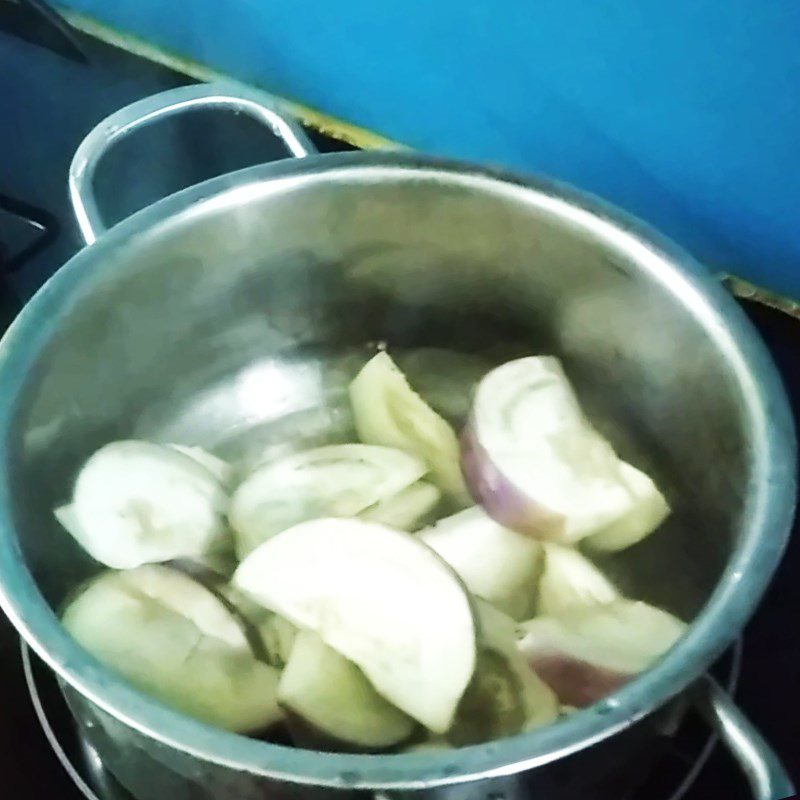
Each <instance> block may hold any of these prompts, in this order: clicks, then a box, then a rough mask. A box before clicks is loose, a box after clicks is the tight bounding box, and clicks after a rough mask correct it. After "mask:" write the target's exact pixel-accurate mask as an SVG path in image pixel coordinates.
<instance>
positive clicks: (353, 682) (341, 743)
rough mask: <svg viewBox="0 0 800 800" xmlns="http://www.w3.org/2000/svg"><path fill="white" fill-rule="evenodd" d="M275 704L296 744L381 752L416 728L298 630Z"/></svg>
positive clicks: (355, 671)
mask: <svg viewBox="0 0 800 800" xmlns="http://www.w3.org/2000/svg"><path fill="white" fill-rule="evenodd" d="M278 702H279V703H280V704H281V706H282V707H283V708H284V709H285V710H286V712H287V720H288V725H289V730H290V732H291V733H292V738H293V739H294V740H295V743H296V744H298V745H299V746H301V747H308V748H311V749H315V750H330V751H333V752H379V751H381V750H387V749H389V748H392V747H395V746H397V745H399V744H401V743H402V742H404V741H405V740H407V739H408V738H409V737H410V736H411V735H412V733H413V732H414V730H415V728H416V727H417V723H416V722H415V721H414V720H413V719H411V717H409V716H407V715H406V714H404V713H403V712H402V711H400V710H398V709H397V708H395V707H394V706H393V705H392V704H391V703H389V702H388V701H387V700H384V698H383V697H381V696H380V695H379V694H378V693H377V692H376V691H375V689H374V688H373V687H372V685H371V684H370V682H369V681H368V680H367V678H366V677H365V676H364V673H363V672H361V670H360V669H359V668H358V667H357V666H356V665H355V664H353V663H352V662H351V661H348V660H347V659H346V658H345V657H344V656H342V655H340V654H339V653H337V652H336V651H335V650H333V649H332V648H331V647H328V645H326V644H325V642H323V641H322V639H321V638H320V637H319V636H318V635H317V634H316V633H314V632H313V631H300V632H299V633H298V635H297V637H296V639H295V642H294V647H293V648H292V654H291V657H290V658H289V661H288V662H287V664H286V668H285V669H284V670H283V673H282V674H281V679H280V683H279V684H278Z"/></svg>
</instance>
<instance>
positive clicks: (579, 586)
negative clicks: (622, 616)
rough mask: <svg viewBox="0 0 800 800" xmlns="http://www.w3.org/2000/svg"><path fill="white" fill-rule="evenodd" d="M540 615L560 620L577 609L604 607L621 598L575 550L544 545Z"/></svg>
mask: <svg viewBox="0 0 800 800" xmlns="http://www.w3.org/2000/svg"><path fill="white" fill-rule="evenodd" d="M542 549H543V551H544V569H543V570H542V576H541V578H540V579H539V596H538V600H537V603H536V614H537V616H545V617H557V616H559V615H560V614H563V613H564V612H565V611H569V610H571V609H573V608H575V607H578V608H581V607H585V606H596V605H603V604H604V603H610V602H612V601H614V600H619V599H620V598H621V595H620V593H619V592H618V591H617V589H616V587H615V586H614V584H613V583H611V581H610V580H609V579H608V578H606V576H605V575H603V573H602V572H600V570H599V569H598V568H597V567H596V566H595V565H594V564H592V562H591V561H589V559H588V558H586V556H584V555H582V554H581V553H579V552H578V551H577V550H575V549H574V548H572V547H565V546H563V545H560V544H552V543H548V544H544V545H542Z"/></svg>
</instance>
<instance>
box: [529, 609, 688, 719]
mask: <svg viewBox="0 0 800 800" xmlns="http://www.w3.org/2000/svg"><path fill="white" fill-rule="evenodd" d="M685 630H686V624H685V623H684V622H682V621H681V620H679V619H678V618H677V617H674V616H673V615H672V614H670V613H668V612H666V611H663V610H662V609H660V608H656V607H655V606H651V605H648V604H647V603H642V602H637V601H633V600H622V599H620V600H615V601H614V602H611V603H605V604H603V605H594V606H576V607H573V608H571V609H570V610H568V611H566V612H564V613H562V614H560V615H559V616H557V617H536V618H535V619H532V620H529V621H528V622H525V623H522V625H520V634H521V638H520V640H519V642H518V648H519V650H520V652H521V653H522V654H523V655H524V656H525V658H526V659H527V660H528V663H529V664H530V665H531V667H532V668H533V669H534V670H535V671H536V672H537V674H538V675H539V676H540V677H541V678H542V680H544V681H545V683H547V684H548V686H550V687H551V688H552V689H553V691H554V692H555V693H556V695H557V696H558V699H559V700H560V702H561V703H562V704H563V705H569V706H575V707H578V708H582V707H584V706H587V705H591V704H592V703H594V702H596V701H598V700H600V699H602V698H603V697H605V696H606V695H608V694H611V693H612V692H614V691H616V690H617V689H619V688H620V687H621V686H623V685H624V684H625V683H627V682H628V681H629V680H631V679H632V678H633V677H635V676H636V675H638V674H639V673H640V672H643V671H644V670H646V669H648V668H649V667H650V666H652V665H653V664H654V663H655V662H656V661H657V660H658V659H659V658H661V656H663V655H664V653H666V652H667V650H669V649H670V648H671V647H672V646H673V645H674V644H675V642H677V640H678V639H679V638H680V637H681V636H682V635H683V633H684V631H685Z"/></svg>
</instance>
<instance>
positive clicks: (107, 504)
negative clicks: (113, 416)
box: [55, 440, 229, 569]
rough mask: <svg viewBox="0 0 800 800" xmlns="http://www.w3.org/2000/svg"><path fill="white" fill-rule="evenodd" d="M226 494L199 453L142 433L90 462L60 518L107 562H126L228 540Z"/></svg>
mask: <svg viewBox="0 0 800 800" xmlns="http://www.w3.org/2000/svg"><path fill="white" fill-rule="evenodd" d="M227 507H228V495H227V493H226V492H225V489H224V487H223V486H222V484H221V483H220V481H219V480H218V479H217V478H216V477H215V476H214V475H213V474H212V473H211V472H210V471H209V470H208V469H207V468H206V467H204V466H203V465H202V464H200V463H198V461H197V460H196V459H195V458H193V457H190V456H188V455H185V454H184V453H182V452H179V451H178V450H176V449H174V448H172V447H169V446H165V445H158V444H152V443H151V442H143V441H134V440H130V441H119V442H112V443H110V444H107V445H105V446H104V447H102V448H100V450H98V451H97V452H96V453H94V455H92V456H91V457H90V458H89V460H88V461H87V462H86V463H85V464H84V466H83V467H82V469H81V470H80V472H79V474H78V478H77V480H76V482H75V489H74V492H73V498H72V503H71V504H69V505H68V506H62V507H61V508H58V509H56V511H55V515H56V518H57V519H58V521H59V522H60V523H61V524H62V525H63V526H64V527H65V528H66V529H67V531H68V532H69V533H70V534H71V535H72V536H73V537H74V538H75V539H76V540H77V541H78V543H79V544H80V545H81V546H82V547H83V549H84V550H86V552H87V553H89V555H90V556H92V557H93V558H94V559H96V560H97V561H99V562H100V563H101V564H105V565H106V566H108V567H113V568H115V569H128V568H132V567H138V566H141V565H142V564H147V563H154V562H162V561H168V560H170V559H173V558H182V557H189V558H193V557H203V556H206V555H208V554H210V553H215V552H218V551H221V550H224V549H225V548H226V547H227V546H228V543H229V535H228V531H227V527H226V525H225V514H226V511H227Z"/></svg>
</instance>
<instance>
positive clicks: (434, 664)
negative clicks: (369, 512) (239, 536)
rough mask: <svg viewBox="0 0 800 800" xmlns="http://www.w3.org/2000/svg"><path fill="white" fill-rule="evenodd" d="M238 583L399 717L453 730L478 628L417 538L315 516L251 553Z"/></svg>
mask: <svg viewBox="0 0 800 800" xmlns="http://www.w3.org/2000/svg"><path fill="white" fill-rule="evenodd" d="M234 584H235V585H236V586H237V587H238V588H239V589H240V590H242V591H244V592H245V593H247V594H248V595H249V596H250V597H252V598H253V599H254V600H256V601H257V602H259V603H261V604H262V605H263V606H264V607H266V608H268V609H270V610H272V611H274V612H275V613H277V614H279V615H281V616H283V617H285V618H286V619H288V620H290V621H291V622H292V623H294V624H295V625H297V626H298V627H300V628H306V629H309V630H312V631H315V632H316V633H318V634H319V635H320V637H321V638H322V640H323V641H324V642H325V643H326V644H327V645H328V646H329V647H332V648H333V649H334V650H336V651H337V652H339V653H341V654H342V655H343V656H345V657H346V658H347V659H349V660H350V661H352V662H353V663H355V664H356V666H358V667H359V668H360V669H361V670H362V672H363V673H364V674H365V675H366V677H367V679H368V680H369V681H370V683H372V685H373V686H374V687H375V689H376V690H377V691H378V693H379V694H381V695H382V696H383V697H385V698H386V699H387V700H389V701H390V702H391V703H392V704H393V705H394V706H396V707H397V708H399V709H400V710H401V711H404V712H405V713H406V714H408V715H409V716H410V717H413V718H414V719H416V720H417V721H419V722H421V723H422V724H423V725H425V726H426V727H427V728H428V729H430V730H432V731H434V732H436V733H443V732H444V731H445V730H447V729H448V728H449V726H450V723H451V721H452V718H453V715H454V714H455V710H456V706H457V705H458V702H459V700H460V699H461V695H462V694H463V692H464V689H465V688H466V686H467V684H468V683H469V680H470V678H471V677H472V672H473V669H474V666H475V623H474V619H473V613H472V606H471V603H470V598H469V597H468V595H467V593H466V591H465V589H464V587H463V585H462V584H461V582H460V581H459V580H458V578H457V577H456V575H455V573H454V572H453V571H452V570H451V569H450V568H449V567H448V566H447V565H446V564H445V563H444V562H443V561H442V560H441V559H440V558H439V557H438V556H437V555H436V554H435V553H434V552H433V551H432V550H430V549H429V548H428V547H426V546H425V545H424V544H422V543H421V542H420V541H419V540H417V539H415V538H414V537H413V536H411V535H409V534H406V533H402V532H400V531H395V530H392V529H390V528H387V527H385V526H382V525H377V524H375V523H368V522H364V521H362V520H355V519H351V520H344V519H332V518H330V519H318V520H312V521H309V522H304V523H301V524H300V525H296V526H295V527H293V528H290V529H288V530H285V531H283V532H281V533H279V534H277V535H276V536H273V537H272V538H271V539H269V540H268V541H266V542H264V544H262V545H260V546H259V547H258V548H257V549H256V550H254V551H253V552H252V553H250V555H249V556H248V557H247V558H246V559H245V560H244V561H243V562H242V563H241V564H240V566H239V568H238V569H237V571H236V574H235V575H234Z"/></svg>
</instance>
